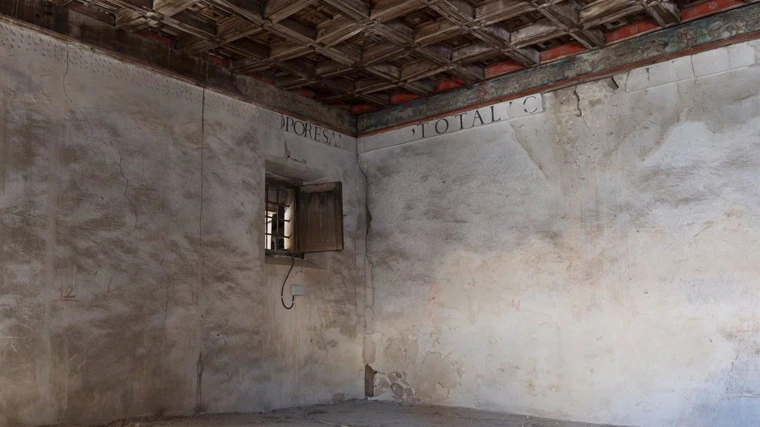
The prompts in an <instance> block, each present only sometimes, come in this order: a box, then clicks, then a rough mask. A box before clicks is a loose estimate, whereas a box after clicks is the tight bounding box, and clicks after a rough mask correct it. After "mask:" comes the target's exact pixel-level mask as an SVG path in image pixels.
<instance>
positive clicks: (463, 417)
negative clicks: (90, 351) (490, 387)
mask: <svg viewBox="0 0 760 427" xmlns="http://www.w3.org/2000/svg"><path fill="white" fill-rule="evenodd" d="M283 425H286V426H292V427H313V426H322V425H327V426H338V427H396V426H398V427H423V426H425V427H427V426H441V427H496V426H499V427H592V426H596V425H592V424H585V423H573V422H567V421H557V420H549V419H545V418H536V417H528V416H525V415H512V414H503V413H498V412H488V411H478V410H474V409H464V408H448V407H442V406H428V405H414V406H408V405H396V404H392V403H386V402H368V401H363V400H354V401H348V402H342V403H338V404H334V405H317V406H311V407H308V408H292V409H284V410H279V411H274V412H268V413H263V414H219V415H204V416H197V417H187V418H152V419H151V418H142V419H134V420H125V421H117V422H114V423H111V424H109V425H108V426H109V427H210V426H215V427H216V426H223V427H242V426H273V427H274V426H283ZM608 427H610V426H608Z"/></svg>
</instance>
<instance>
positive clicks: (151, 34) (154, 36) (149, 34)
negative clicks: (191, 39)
mask: <svg viewBox="0 0 760 427" xmlns="http://www.w3.org/2000/svg"><path fill="white" fill-rule="evenodd" d="M137 34H139V35H141V36H143V37H145V38H148V39H151V40H153V41H154V42H156V43H158V44H162V45H164V46H168V47H170V48H172V49H174V48H176V47H177V41H176V40H173V39H170V38H169V37H164V36H162V35H161V34H158V33H157V32H155V31H151V30H141V31H138V32H137Z"/></svg>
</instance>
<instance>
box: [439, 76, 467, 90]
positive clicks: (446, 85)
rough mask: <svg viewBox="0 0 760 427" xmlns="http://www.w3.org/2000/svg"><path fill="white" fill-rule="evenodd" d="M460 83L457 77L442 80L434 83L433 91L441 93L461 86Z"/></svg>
mask: <svg viewBox="0 0 760 427" xmlns="http://www.w3.org/2000/svg"><path fill="white" fill-rule="evenodd" d="M462 84H463V82H462V80H459V79H449V80H443V81H440V82H438V83H436V84H435V93H441V92H445V91H447V90H451V89H456V88H458V87H461V86H462Z"/></svg>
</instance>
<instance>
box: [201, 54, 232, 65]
mask: <svg viewBox="0 0 760 427" xmlns="http://www.w3.org/2000/svg"><path fill="white" fill-rule="evenodd" d="M204 57H205V58H206V59H207V60H209V61H211V62H213V63H214V64H217V65H221V66H222V67H224V68H230V64H231V62H230V60H229V59H227V58H222V57H221V56H216V55H212V54H210V53H209V54H206V55H204Z"/></svg>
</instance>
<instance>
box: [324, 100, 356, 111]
mask: <svg viewBox="0 0 760 427" xmlns="http://www.w3.org/2000/svg"><path fill="white" fill-rule="evenodd" d="M328 105H329V106H331V107H335V108H340V109H341V110H346V111H351V106H350V105H346V104H341V103H337V102H331V103H329V104H328Z"/></svg>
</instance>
